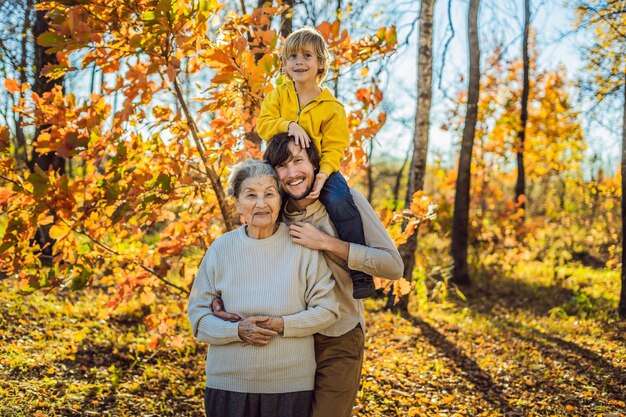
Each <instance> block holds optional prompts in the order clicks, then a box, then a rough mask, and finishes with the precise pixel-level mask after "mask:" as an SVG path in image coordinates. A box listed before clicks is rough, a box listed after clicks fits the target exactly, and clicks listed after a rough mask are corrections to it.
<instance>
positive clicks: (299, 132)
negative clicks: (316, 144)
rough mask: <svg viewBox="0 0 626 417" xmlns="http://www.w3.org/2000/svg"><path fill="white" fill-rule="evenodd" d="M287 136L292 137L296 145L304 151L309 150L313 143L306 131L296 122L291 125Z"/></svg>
mask: <svg viewBox="0 0 626 417" xmlns="http://www.w3.org/2000/svg"><path fill="white" fill-rule="evenodd" d="M287 134H288V135H289V136H292V137H293V138H294V139H295V143H296V145H299V146H300V147H301V148H302V149H304V148H308V147H309V145H310V143H311V139H309V135H307V133H306V130H304V129H303V128H302V126H300V125H299V124H298V123H296V122H291V123H289V130H288V132H287Z"/></svg>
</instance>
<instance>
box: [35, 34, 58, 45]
mask: <svg viewBox="0 0 626 417" xmlns="http://www.w3.org/2000/svg"><path fill="white" fill-rule="evenodd" d="M63 42H64V38H63V36H61V35H59V34H57V33H54V32H45V33H42V34H41V35H39V36H38V37H37V43H38V44H39V45H41V46H47V47H52V46H59V45H61V44H62V43H63Z"/></svg>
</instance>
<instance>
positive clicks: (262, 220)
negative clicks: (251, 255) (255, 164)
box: [236, 176, 280, 239]
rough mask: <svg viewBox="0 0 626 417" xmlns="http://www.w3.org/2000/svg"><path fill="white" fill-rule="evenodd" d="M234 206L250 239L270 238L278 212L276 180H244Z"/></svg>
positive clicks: (259, 178) (263, 178)
mask: <svg viewBox="0 0 626 417" xmlns="http://www.w3.org/2000/svg"><path fill="white" fill-rule="evenodd" d="M236 206H237V210H238V211H239V214H241V215H242V216H243V218H244V219H245V220H246V223H247V224H248V235H249V236H250V237H252V238H256V239H263V238H265V237H269V236H271V235H272V234H274V225H275V224H276V219H278V213H279V212H280V193H279V191H278V185H277V184H276V180H275V179H274V178H273V177H270V176H264V177H257V178H248V179H246V180H244V182H243V183H242V184H241V191H240V192H239V196H238V197H237V202H236Z"/></svg>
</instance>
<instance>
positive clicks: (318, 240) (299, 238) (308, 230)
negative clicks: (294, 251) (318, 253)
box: [289, 221, 331, 250]
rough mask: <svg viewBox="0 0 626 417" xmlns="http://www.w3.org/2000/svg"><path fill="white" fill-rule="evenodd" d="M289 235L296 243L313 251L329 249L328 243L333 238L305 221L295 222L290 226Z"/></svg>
mask: <svg viewBox="0 0 626 417" xmlns="http://www.w3.org/2000/svg"><path fill="white" fill-rule="evenodd" d="M289 234H290V235H291V240H293V241H294V242H295V243H297V244H299V245H302V246H304V247H306V248H309V249H313V250H326V249H328V242H329V239H330V238H331V236H330V235H328V234H327V233H325V232H322V231H321V230H320V229H318V228H317V227H315V226H313V225H312V224H311V223H306V222H303V221H299V222H295V223H293V224H292V225H291V226H289Z"/></svg>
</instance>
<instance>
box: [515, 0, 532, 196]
mask: <svg viewBox="0 0 626 417" xmlns="http://www.w3.org/2000/svg"><path fill="white" fill-rule="evenodd" d="M529 26H530V0H524V40H523V42H522V57H523V58H522V59H523V65H524V73H523V74H522V78H523V87H522V115H521V116H522V117H521V121H520V130H519V132H518V133H517V149H516V152H517V182H516V183H515V201H516V202H518V203H519V202H520V198H521V197H522V196H525V194H526V187H525V171H524V142H525V141H526V124H527V122H528V92H529V90H530V84H529V81H528V71H529V58H528V29H529ZM525 206H526V204H525V202H522V203H521V204H520V207H522V208H525Z"/></svg>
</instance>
